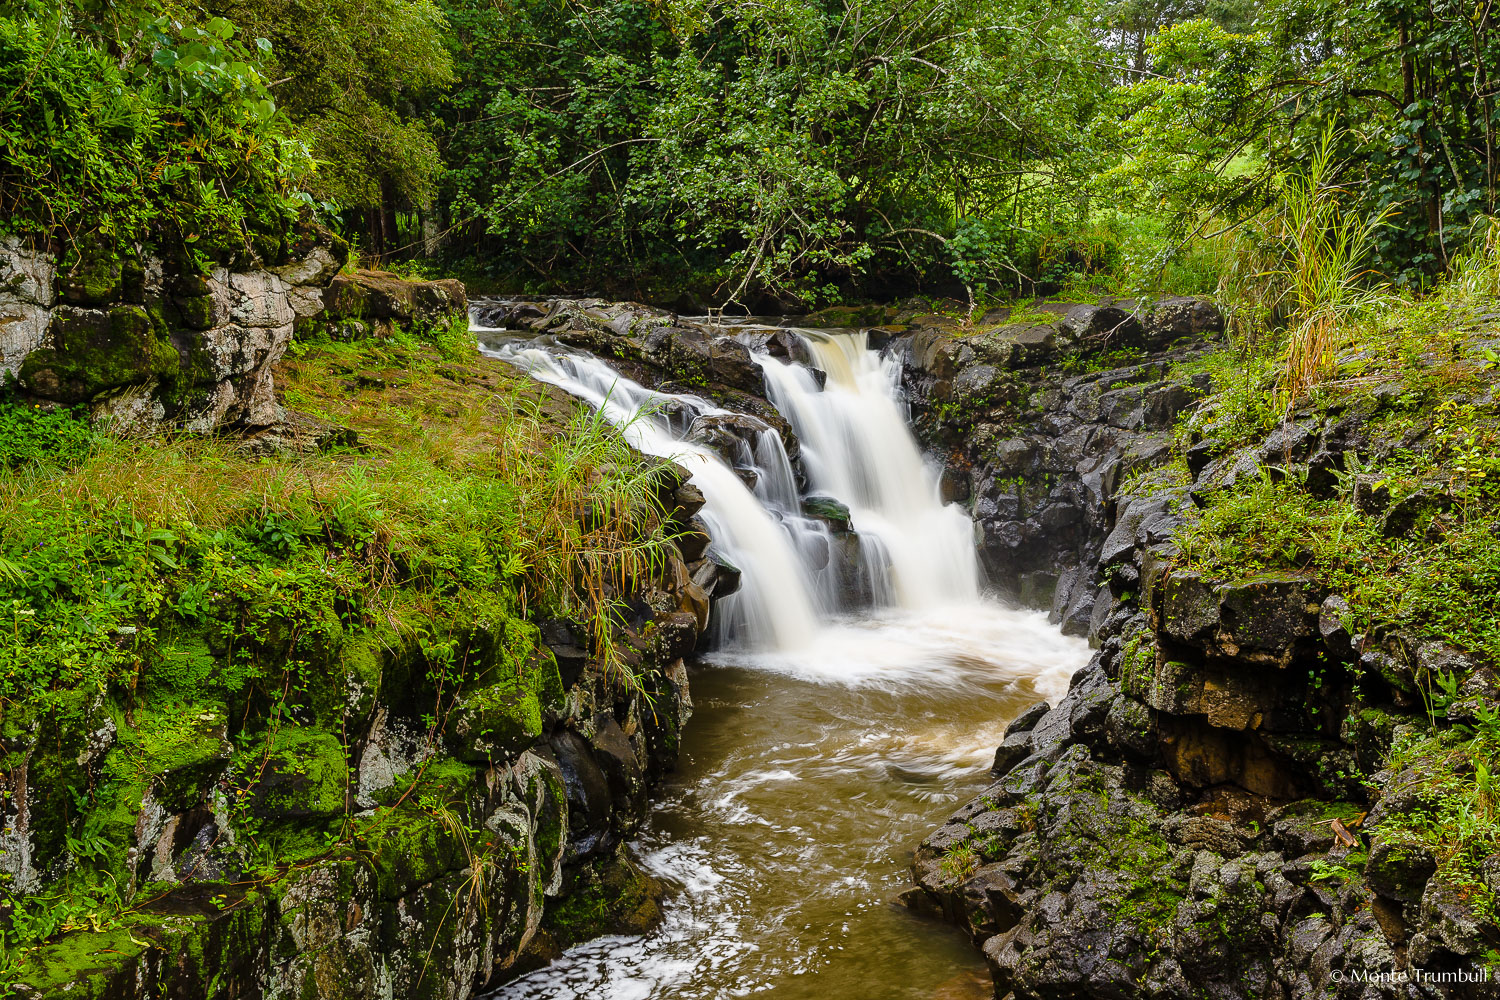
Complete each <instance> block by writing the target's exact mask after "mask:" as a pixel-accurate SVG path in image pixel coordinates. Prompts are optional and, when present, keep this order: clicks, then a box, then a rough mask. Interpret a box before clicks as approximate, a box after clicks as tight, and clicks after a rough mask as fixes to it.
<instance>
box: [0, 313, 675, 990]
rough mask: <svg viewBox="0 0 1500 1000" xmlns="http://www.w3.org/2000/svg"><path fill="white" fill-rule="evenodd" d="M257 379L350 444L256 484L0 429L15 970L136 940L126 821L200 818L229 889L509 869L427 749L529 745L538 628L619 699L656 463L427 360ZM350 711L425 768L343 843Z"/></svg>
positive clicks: (46, 428) (142, 884)
mask: <svg viewBox="0 0 1500 1000" xmlns="http://www.w3.org/2000/svg"><path fill="white" fill-rule="evenodd" d="M278 381H279V384H281V385H282V386H283V387H284V389H285V392H286V396H287V399H288V402H289V403H291V404H293V405H295V406H296V407H298V408H299V409H301V410H302V411H304V412H313V413H317V412H325V413H329V414H336V415H337V416H338V417H339V418H340V420H341V422H342V423H343V424H344V425H346V426H348V427H351V428H353V429H354V430H355V431H357V432H358V434H359V437H360V445H359V446H358V447H357V448H346V449H344V450H341V451H334V452H330V453H325V454H320V455H314V456H309V457H300V458H299V457H280V458H272V459H265V460H260V461H256V460H252V459H249V458H246V457H243V456H241V455H239V454H237V453H235V452H234V451H233V450H232V448H231V447H230V445H229V444H228V443H221V442H217V441H211V440H201V439H186V440H153V441H123V440H117V439H113V438H109V437H106V436H94V435H93V434H92V433H91V432H89V431H88V429H87V425H86V424H83V423H82V422H81V421H80V419H79V418H78V417H77V416H76V415H75V414H73V413H72V412H70V411H65V410H59V411H54V412H51V413H44V412H42V411H33V410H31V409H29V408H21V407H16V406H6V407H3V408H0V421H3V422H0V443H3V445H4V447H5V448H6V452H5V455H6V463H5V468H6V470H7V471H5V472H3V473H0V525H3V527H0V766H3V768H4V769H5V770H6V771H7V772H10V773H12V774H17V773H23V772H24V774H25V775H26V780H27V782H28V785H29V787H30V789H31V793H30V798H29V799H28V801H29V803H30V810H31V811H30V815H29V822H30V829H31V836H30V842H31V845H32V848H33V855H32V858H31V864H32V865H33V866H34V868H35V870H36V871H37V872H38V873H40V874H41V875H42V876H43V878H44V880H45V886H46V887H45V889H44V890H42V891H41V892H36V891H35V889H34V887H33V886H27V885H12V884H0V899H3V901H4V906H5V911H6V913H7V920H6V921H5V923H4V924H3V925H0V940H3V942H4V944H5V945H6V949H5V954H6V958H5V960H4V961H6V962H9V963H13V964H14V963H19V968H20V969H21V970H23V973H24V970H25V969H27V967H28V966H27V962H28V959H27V958H26V955H27V954H28V953H30V949H33V948H35V947H37V946H39V945H41V944H42V943H44V942H48V941H50V940H52V939H54V938H55V937H56V936H57V935H58V934H60V933H63V932H66V931H75V930H81V929H90V930H95V931H97V930H99V929H101V928H107V927H113V926H127V925H129V924H131V922H132V921H137V920H141V919H147V917H146V915H145V912H146V911H143V910H142V909H141V907H142V906H143V905H145V904H149V903H150V902H151V901H152V900H153V899H155V898H156V896H158V895H159V891H158V889H159V887H158V886H157V884H156V883H155V882H154V881H153V880H155V879H159V878H162V877H163V875H162V874H161V873H158V872H157V871H156V870H155V869H154V868H153V864H156V863H158V862H153V861H152V860H151V859H150V858H149V857H148V858H145V859H136V860H135V861H134V862H132V861H130V860H129V859H128V858H127V855H126V848H127V847H128V846H129V845H130V844H131V843H132V842H133V839H134V837H135V826H136V824H137V817H138V816H139V815H140V814H141V812H142V804H143V801H144V800H145V799H146V798H147V797H148V796H149V797H150V798H152V799H154V800H155V801H156V802H158V803H160V804H161V805H163V806H164V807H166V808H167V809H168V811H170V812H174V813H191V811H192V810H195V809H200V808H201V809H204V810H207V812H208V813H211V814H212V815H213V816H214V817H215V822H216V823H219V824H221V826H222V825H223V824H226V823H227V825H228V828H229V831H232V836H233V838H234V844H235V845H236V851H237V852H238V855H237V856H238V858H239V861H240V863H242V864H243V865H244V866H245V868H246V869H247V870H248V871H249V872H250V873H251V874H250V876H249V879H248V881H249V883H251V884H254V885H258V886H263V887H270V886H272V885H273V884H275V883H276V882H278V880H280V879H282V878H284V877H286V876H287V875H288V872H289V870H294V869H295V868H296V866H297V865H298V864H300V863H302V862H304V861H305V860H308V859H313V858H325V857H329V856H330V854H332V855H335V856H336V855H337V854H338V852H340V851H349V850H366V851H373V855H372V858H373V860H374V864H375V867H376V870H377V872H378V873H380V875H379V877H381V878H387V879H393V880H395V881H394V882H393V883H392V884H393V885H400V886H408V885H409V884H420V882H421V881H424V880H423V879H418V880H417V881H416V882H410V880H407V879H406V876H405V875H403V874H402V873H403V872H404V871H405V868H403V867H402V866H410V865H411V864H414V863H421V864H430V865H438V866H441V865H442V863H443V861H442V859H443V858H445V857H452V856H454V852H459V854H460V855H463V854H465V853H466V852H467V854H468V855H470V856H472V857H476V858H482V857H486V856H488V854H487V853H486V852H490V853H493V852H495V851H500V852H502V853H501V854H499V855H496V857H497V858H498V861H497V862H496V863H497V864H500V865H501V868H503V869H504V870H505V871H512V870H518V869H516V866H517V865H518V864H521V863H523V862H524V859H518V858H516V857H513V856H511V854H505V853H503V852H505V851H507V850H509V848H507V847H506V846H505V845H504V844H502V843H500V842H498V841H497V839H496V838H495V837H494V836H493V835H492V834H490V833H487V832H484V831H475V830H471V829H468V827H467V825H466V824H468V822H469V821H468V820H467V819H466V818H465V817H466V816H467V808H468V807H467V806H466V804H465V803H466V801H467V798H468V797H469V796H470V795H471V794H472V793H473V791H474V790H475V789H477V785H476V782H477V780H478V777H477V776H478V774H479V770H477V769H476V767H475V766H474V765H472V764H469V763H464V762H461V761H458V760H455V759H453V758H451V757H448V756H447V755H446V749H445V744H444V735H445V733H446V732H447V729H448V727H449V726H450V725H451V724H452V723H453V720H454V719H455V718H456V716H457V715H458V714H459V713H467V714H466V716H465V717H466V718H467V719H470V720H479V721H476V722H474V725H476V726H479V727H480V729H481V730H482V731H483V732H486V733H493V734H494V737H495V739H496V741H500V740H502V739H504V738H511V739H516V740H520V741H521V743H522V744H524V743H526V742H528V741H529V740H532V739H535V737H536V736H537V735H538V734H539V732H540V718H541V716H540V713H541V711H542V710H543V708H544V707H546V706H553V705H556V704H559V703H560V701H561V697H562V688H561V684H560V682H559V680H558V676H557V669H556V667H555V665H554V664H553V662H552V658H551V656H550V654H549V653H547V652H546V650H545V648H544V647H541V646H540V642H539V638H538V635H537V628H536V626H535V625H534V624H533V621H534V620H535V619H536V618H538V617H540V616H550V617H556V618H562V619H566V620H571V621H573V622H575V623H577V624H578V625H579V626H581V628H582V629H583V630H584V631H585V632H586V633H587V634H588V635H590V636H591V637H592V647H593V648H592V650H591V652H592V653H593V654H594V655H595V656H596V657H597V658H598V659H600V661H601V662H605V663H606V664H608V665H609V668H610V669H613V670H615V671H617V672H618V673H619V676H620V678H621V679H623V680H624V681H625V682H626V683H631V684H636V683H639V681H637V680H635V679H634V675H633V674H632V672H631V670H632V668H631V666H630V663H633V662H638V658H637V657H634V656H632V658H631V659H630V660H627V659H626V658H625V657H624V656H623V655H621V653H620V652H619V651H617V650H616V649H615V648H614V645H613V644H614V641H615V639H614V636H615V635H616V632H615V625H616V622H617V620H618V612H617V602H618V600H619V599H620V595H623V594H625V593H629V592H631V591H632V589H633V588H634V587H635V585H636V582H637V581H639V580H641V579H644V578H645V577H648V576H651V575H652V574H654V573H656V572H657V571H658V570H659V569H660V567H661V565H662V561H661V560H662V558H663V556H664V552H665V549H664V546H666V545H667V544H668V542H669V535H668V533H667V530H668V529H667V528H666V527H665V523H664V518H663V513H662V509H661V502H660V499H659V496H660V495H661V490H662V482H663V480H662V478H661V472H660V469H659V468H658V467H657V466H656V465H654V464H648V463H644V462H643V461H642V460H641V459H640V458H639V457H638V456H636V455H634V454H633V453H631V452H630V451H629V450H628V449H627V447H626V446H625V445H624V443H623V441H622V440H621V438H620V437H619V436H618V435H617V434H616V433H614V432H613V431H612V430H611V429H610V428H609V427H608V426H607V425H605V424H603V423H602V422H601V421H600V420H599V419H598V418H597V417H596V416H593V415H579V414H578V413H577V412H576V408H575V407H574V406H573V405H571V404H569V403H567V402H557V401H556V400H555V399H553V398H552V397H551V396H549V395H548V394H546V393H542V392H539V391H538V390H537V389H536V387H535V386H534V385H533V384H532V383H530V382H529V381H528V380H526V379H524V378H523V377H522V376H520V375H518V374H516V373H514V372H512V371H511V370H510V369H509V368H508V367H507V366H505V365H503V364H501V363H498V362H490V361H486V360H484V359H481V358H479V357H477V356H476V354H475V352H474V349H473V347H472V345H470V346H468V347H467V348H465V349H460V348H458V346H457V345H456V344H454V343H452V342H451V338H450V337H448V336H439V337H438V338H437V341H436V343H429V342H425V341H422V340H419V339H417V338H414V337H411V336H409V335H406V334H402V333H401V332H400V331H398V332H397V335H396V336H394V337H392V338H390V339H387V340H378V341H377V340H370V341H362V342H359V343H355V344H335V343H332V342H314V343H304V344H302V345H301V346H300V347H299V349H298V351H297V352H296V357H294V358H291V359H288V361H286V362H284V363H283V365H282V366H281V368H280V369H279V373H278ZM648 666H649V665H648ZM377 696H378V697H379V699H380V701H381V703H382V704H383V705H384V706H385V708H386V709H387V711H388V712H389V713H390V714H391V715H392V717H394V718H399V719H404V720H406V724H407V725H408V726H409V727H410V728H411V729H412V730H413V731H414V732H416V733H418V734H420V738H421V741H422V743H423V746H424V747H425V750H424V751H423V754H422V755H419V756H421V757H423V759H425V763H422V764H420V766H418V767H416V769H415V770H414V771H413V772H412V773H408V774H406V775H405V776H404V777H401V778H400V780H399V781H398V784H397V786H396V787H394V788H392V789H389V790H388V796H387V797H385V798H384V799H383V806H382V808H381V809H378V810H376V812H375V815H374V816H373V817H363V818H360V819H358V820H356V819H354V817H353V816H352V813H351V805H352V800H351V794H352V793H351V792H350V788H351V783H352V782H353V781H354V777H353V776H352V775H351V773H350V759H349V747H350V745H351V742H352V740H353V739H355V738H356V735H357V734H358V733H360V732H363V731H364V729H365V728H367V727H368V726H369V724H370V721H371V716H372V712H373V709H374V706H375V700H376V697H377ZM101 734H107V736H104V735H101ZM108 737H112V738H108ZM226 774H227V775H228V776H229V777H228V778H227V779H226V780H221V778H222V777H223V776H224V775H226ZM204 815H206V813H205V814H204ZM444 817H446V819H444ZM444 831H446V832H444ZM544 832H545V831H544ZM413 836H414V837H421V838H426V839H427V840H432V838H434V837H436V838H437V840H436V841H434V842H432V843H426V842H424V843H423V844H422V845H420V846H419V847H418V846H415V845H411V844H404V842H403V841H402V838H403V837H413ZM551 836H552V837H553V840H554V843H555V840H556V831H553V833H552V834H551ZM402 844H404V846H401V849H400V851H398V852H396V853H392V845H402ZM554 849H555V847H554ZM407 854H409V855H410V857H407ZM181 863H186V862H181ZM288 866H291V867H290V869H289V867H288ZM392 866H395V867H392ZM449 867H450V868H453V869H457V868H465V867H467V868H469V869H470V870H471V871H478V869H475V867H474V865H473V864H472V863H468V862H466V863H464V864H456V865H453V866H449ZM481 868H482V866H481ZM435 870H436V869H435ZM442 870H443V871H447V870H449V869H448V868H443V869H442ZM408 874H409V873H408ZM413 877H415V876H413ZM473 877H474V878H476V879H482V878H484V877H488V876H484V875H483V874H482V873H480V874H476V875H474V876H473ZM241 888H243V886H242V887H241ZM58 947H61V946H58ZM39 954H40V953H39ZM45 954H46V955H53V954H54V952H53V951H52V950H47V951H45ZM48 961H50V959H48ZM18 974H21V973H18ZM24 974H27V975H29V973H24ZM5 978H6V979H7V980H9V979H10V976H9V975H7V976H6V977H5Z"/></svg>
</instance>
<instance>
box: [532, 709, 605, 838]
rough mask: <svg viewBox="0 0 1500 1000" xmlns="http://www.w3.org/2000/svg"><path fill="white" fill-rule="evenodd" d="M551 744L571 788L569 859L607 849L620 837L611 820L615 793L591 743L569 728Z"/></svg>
mask: <svg viewBox="0 0 1500 1000" xmlns="http://www.w3.org/2000/svg"><path fill="white" fill-rule="evenodd" d="M548 746H549V748H550V749H551V751H552V753H553V755H554V756H555V757H556V759H557V766H558V768H559V769H560V771H561V773H562V777H563V782H564V785H565V786H566V789H567V801H568V829H569V830H570V831H572V839H571V840H570V841H569V843H568V852H567V860H568V861H574V860H577V859H579V858H582V857H584V856H586V855H590V854H596V853H599V852H601V851H604V850H607V849H608V848H610V847H612V846H613V845H614V843H615V841H616V840H617V836H616V835H615V833H614V831H613V830H612V829H611V827H610V822H609V820H610V815H611V812H612V810H613V796H612V794H611V791H610V787H609V782H608V780H607V779H606V778H605V776H604V772H603V771H602V770H600V768H599V765H598V764H597V763H596V762H595V760H594V756H593V754H592V753H591V752H590V748H589V745H588V743H587V742H585V741H584V739H583V738H582V737H581V736H579V735H578V734H577V733H575V732H572V731H567V730H565V731H563V732H560V733H556V734H554V735H553V736H552V737H551V738H550V739H549V740H548Z"/></svg>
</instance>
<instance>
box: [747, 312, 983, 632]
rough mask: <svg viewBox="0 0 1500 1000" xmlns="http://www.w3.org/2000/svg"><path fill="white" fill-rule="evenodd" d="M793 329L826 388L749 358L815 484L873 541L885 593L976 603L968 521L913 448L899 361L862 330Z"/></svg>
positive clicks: (911, 601)
mask: <svg viewBox="0 0 1500 1000" xmlns="http://www.w3.org/2000/svg"><path fill="white" fill-rule="evenodd" d="M799 332H800V333H801V336H802V338H803V340H804V342H805V343H806V344H807V346H808V349H809V350H810V351H811V352H812V355H813V360H814V361H815V362H816V364H817V366H818V367H819V368H821V369H822V370H823V371H824V372H825V373H826V374H827V376H828V380H827V384H826V386H825V387H824V388H822V389H819V388H818V383H817V382H816V381H815V380H814V378H813V375H812V373H811V372H809V371H808V370H807V369H806V368H803V367H802V366H801V365H796V364H790V363H788V362H784V361H779V360H777V359H776V358H773V357H770V356H769V355H765V354H762V355H758V356H757V357H756V359H755V360H756V361H757V362H758V363H759V364H760V366H761V369H762V371H764V372H765V375H766V387H767V389H768V390H769V393H770V397H771V402H772V403H774V404H775V406H776V408H777V409H778V410H780V411H781V412H782V414H783V415H784V416H785V417H786V418H787V419H788V420H789V421H791V424H792V427H793V429H794V430H795V431H796V432H797V437H798V438H799V439H800V440H801V442H802V464H803V467H804V468H806V470H807V476H808V479H809V480H811V483H812V486H813V488H814V490H815V491H816V492H818V493H826V494H828V495H829V496H833V497H836V498H838V499H839V500H841V501H843V502H844V503H845V504H847V505H848V506H849V511H850V514H851V523H852V524H853V526H854V530H855V531H857V532H858V533H859V534H860V536H861V537H865V538H872V539H875V540H876V541H877V542H878V543H879V545H878V551H882V552H884V553H885V556H886V558H887V560H888V565H887V566H885V567H883V569H884V571H885V572H886V574H887V575H888V582H889V589H888V592H889V593H891V594H893V595H894V596H895V598H896V603H897V604H899V605H900V606H901V607H903V608H908V609H930V608H941V607H945V606H949V605H952V604H955V603H960V602H964V603H972V602H973V601H975V600H977V599H978V597H979V564H978V561H977V559H976V558H975V554H974V528H973V525H972V524H971V523H970V522H969V519H968V517H967V516H966V515H965V514H964V512H963V511H962V509H960V508H959V507H957V506H954V505H944V504H943V502H942V499H941V497H940V495H939V492H938V477H937V475H936V474H935V473H934V471H933V470H932V469H931V468H929V467H928V466H927V464H926V463H925V462H923V460H922V455H921V452H919V451H918V450H917V442H916V440H915V439H914V438H913V437H912V434H911V431H910V430H909V429H908V427H907V423H906V417H905V414H904V413H903V412H902V410H901V406H900V403H899V400H900V387H901V364H900V361H899V360H898V359H896V358H895V357H884V358H883V357H881V356H880V355H879V354H877V353H875V352H874V351H872V350H870V349H869V347H868V344H867V339H866V335H865V334H864V333H863V332H860V333H853V334H840V335H828V334H825V333H821V332H818V331H799ZM881 589H882V590H885V589H886V588H881Z"/></svg>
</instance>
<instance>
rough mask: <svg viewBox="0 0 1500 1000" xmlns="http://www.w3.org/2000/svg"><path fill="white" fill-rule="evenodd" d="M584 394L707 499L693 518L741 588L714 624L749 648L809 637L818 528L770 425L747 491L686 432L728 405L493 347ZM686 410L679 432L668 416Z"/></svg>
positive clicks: (576, 363) (754, 454) (753, 451)
mask: <svg viewBox="0 0 1500 1000" xmlns="http://www.w3.org/2000/svg"><path fill="white" fill-rule="evenodd" d="M490 353H493V354H495V355H496V356H498V357H503V358H505V359H506V360H508V361H511V362H513V363H514V364H516V365H518V366H519V367H521V368H523V369H525V370H526V371H527V372H529V373H530V374H531V375H532V377H534V378H536V379H538V380H540V381H543V382H549V383H551V384H552V385H556V386H558V387H560V388H562V389H564V390H566V391H567V392H568V393H570V394H571V395H574V396H577V397H579V398H580V399H583V400H584V401H586V402H587V403H589V405H591V406H593V407H595V408H596V409H598V410H599V411H600V412H601V413H602V414H603V416H604V418H605V419H606V420H608V421H609V422H610V423H611V424H613V425H615V426H616V427H618V428H620V431H621V433H623V434H624V436H625V439H626V440H627V441H629V442H630V444H631V445H632V446H633V447H635V448H636V449H638V450H640V451H643V452H645V453H646V454H648V455H655V456H657V457H659V458H669V459H672V460H674V461H676V462H678V463H679V464H681V465H682V466H683V467H684V468H686V469H687V470H688V472H690V473H691V474H692V481H693V483H694V484H695V485H696V486H697V487H698V488H699V489H700V490H701V491H702V492H703V496H704V499H705V501H706V503H705V505H704V508H703V510H702V512H700V514H699V516H700V517H702V518H703V520H704V522H705V523H706V524H707V525H708V529H709V535H710V537H711V538H712V539H713V550H714V551H715V552H716V553H718V554H719V555H721V556H722V558H724V559H725V560H726V561H727V562H729V563H730V564H732V565H733V566H735V567H736V568H737V569H739V570H740V572H741V574H742V577H741V580H742V583H741V586H740V589H739V590H738V591H736V592H735V593H733V594H731V595H729V596H728V597H727V598H724V599H723V600H721V601H720V602H719V605H718V609H717V614H718V619H719V622H720V627H721V628H722V629H723V630H725V632H726V633H733V634H734V635H735V637H736V638H738V639H740V640H742V641H743V642H744V644H745V645H747V646H750V647H769V648H774V649H796V648H799V647H803V646H806V645H807V644H808V643H809V642H811V641H812V639H813V638H814V636H815V635H816V633H817V630H818V622H819V619H820V618H821V617H822V616H823V615H824V614H825V613H826V610H827V609H826V608H825V607H823V606H822V601H821V600H820V599H819V598H820V595H821V594H824V593H826V592H827V587H826V585H824V584H823V583H822V582H821V581H820V580H819V579H818V577H819V575H820V571H819V570H818V569H817V568H816V566H815V562H816V560H815V559H813V558H811V556H810V553H811V552H816V551H818V545H819V544H821V546H822V549H821V551H826V550H827V540H826V538H823V539H821V540H820V539H819V538H818V536H819V535H820V534H823V535H826V529H823V528H822V526H821V525H818V524H816V523H815V522H811V521H808V520H807V519H805V518H802V517H801V516H800V515H799V514H797V513H796V507H797V498H796V484H795V480H794V479H793V477H792V471H791V463H790V462H789V461H788V459H787V456H786V450H785V448H784V447H783V446H782V444H781V440H780V438H779V437H777V436H776V434H775V433H760V434H759V435H758V436H757V438H756V440H755V442H754V446H753V447H750V448H747V449H746V451H747V452H749V454H747V455H745V456H744V457H745V460H746V461H747V463H753V464H751V465H749V466H748V467H749V468H750V469H751V470H752V471H753V473H754V475H755V480H756V483H755V487H754V490H753V491H752V489H751V488H749V487H747V486H746V485H745V484H744V482H742V481H741V479H740V477H739V475H738V474H736V472H735V470H734V469H732V468H731V467H730V466H729V465H728V464H727V463H726V462H725V461H724V460H723V458H721V457H720V456H719V454H718V453H716V452H714V451H713V450H712V449H710V448H707V447H704V446H703V445H701V444H696V443H694V442H692V441H691V440H689V439H690V437H691V435H692V431H693V428H694V427H695V426H697V425H698V424H699V423H700V422H701V421H703V420H705V419H710V418H713V417H719V416H726V415H728V411H725V410H723V409H720V408H719V407H716V406H714V405H713V404H712V403H710V402H709V401H708V400H706V399H701V398H699V397H697V396H687V395H673V394H669V393H660V392H653V391H652V390H650V389H647V388H645V387H644V386H642V385H640V384H639V383H636V382H632V381H631V380H630V379H627V378H625V377H623V376H621V375H620V374H619V373H618V372H616V371H615V370H614V369H612V368H610V367H609V365H607V364H605V363H604V362H603V361H600V360H599V359H598V358H595V357H592V356H590V355H586V354H581V353H568V354H553V353H549V352H547V351H544V350H541V349H539V348H535V347H518V346H516V345H506V346H504V347H502V348H500V349H499V350H495V351H491V352H490ZM674 413H677V414H685V415H687V416H688V417H690V418H691V419H690V421H687V422H686V432H685V433H681V432H679V431H678V430H676V429H674V427H673V419H672V415H673V414H674Z"/></svg>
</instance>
